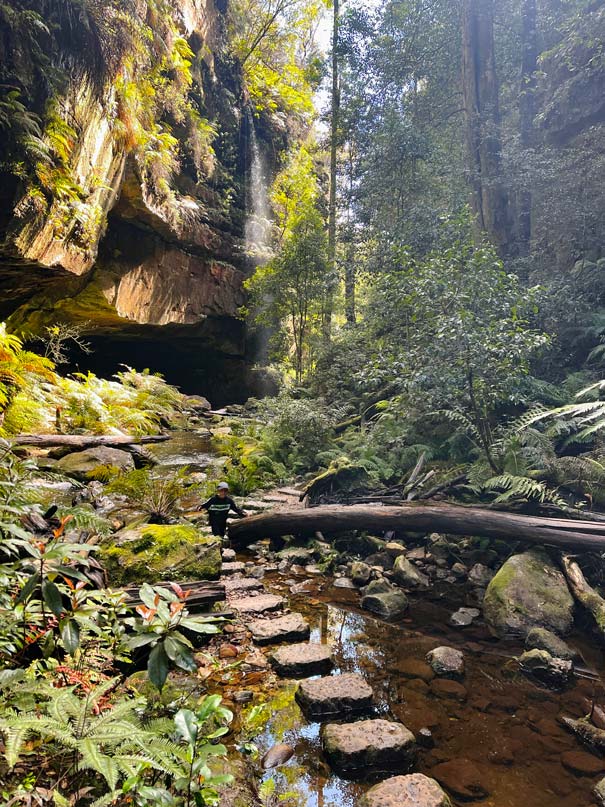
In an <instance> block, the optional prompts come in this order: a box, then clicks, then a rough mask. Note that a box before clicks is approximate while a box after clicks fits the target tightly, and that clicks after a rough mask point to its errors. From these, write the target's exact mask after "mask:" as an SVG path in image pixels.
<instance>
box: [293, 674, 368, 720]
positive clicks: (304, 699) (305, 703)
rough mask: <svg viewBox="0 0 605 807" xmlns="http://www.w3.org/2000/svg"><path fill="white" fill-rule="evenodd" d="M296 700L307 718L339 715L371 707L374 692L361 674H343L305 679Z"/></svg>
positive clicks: (362, 710)
mask: <svg viewBox="0 0 605 807" xmlns="http://www.w3.org/2000/svg"><path fill="white" fill-rule="evenodd" d="M296 700H297V701H298V705H299V706H300V708H301V709H302V710H303V712H304V713H305V714H306V715H307V716H308V717H319V718H322V717H337V716H346V715H349V714H352V713H355V712H364V711H366V710H368V709H370V708H371V707H372V704H373V700H374V693H373V692H372V688H371V687H370V685H369V684H368V683H367V682H366V681H365V680H364V679H363V678H362V677H361V675H357V673H344V674H343V675H332V676H328V677H326V678H314V679H312V680H307V681H302V682H301V684H300V686H299V687H298V690H297V692H296Z"/></svg>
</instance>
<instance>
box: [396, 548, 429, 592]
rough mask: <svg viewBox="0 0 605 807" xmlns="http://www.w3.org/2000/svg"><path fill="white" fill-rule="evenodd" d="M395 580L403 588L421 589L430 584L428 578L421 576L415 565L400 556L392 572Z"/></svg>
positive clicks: (403, 556)
mask: <svg viewBox="0 0 605 807" xmlns="http://www.w3.org/2000/svg"><path fill="white" fill-rule="evenodd" d="M391 574H392V576H393V580H394V581H395V582H396V583H397V585H399V586H403V588H420V587H421V586H425V585H426V584H427V583H428V580H427V578H426V577H425V576H424V575H423V574H420V572H419V571H418V569H417V568H416V567H415V566H414V564H413V563H410V561H409V560H408V559H407V558H406V557H405V555H398V556H397V557H396V558H395V563H394V564H393V571H392V573H391Z"/></svg>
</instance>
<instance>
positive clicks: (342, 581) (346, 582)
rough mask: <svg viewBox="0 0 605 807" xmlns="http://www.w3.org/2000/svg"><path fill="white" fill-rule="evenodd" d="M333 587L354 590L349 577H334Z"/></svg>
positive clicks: (353, 584)
mask: <svg viewBox="0 0 605 807" xmlns="http://www.w3.org/2000/svg"><path fill="white" fill-rule="evenodd" d="M333 586H334V588H355V583H354V582H353V581H352V580H351V578H350V577H336V578H335V579H334V583H333Z"/></svg>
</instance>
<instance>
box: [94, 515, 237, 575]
mask: <svg viewBox="0 0 605 807" xmlns="http://www.w3.org/2000/svg"><path fill="white" fill-rule="evenodd" d="M99 557H100V560H101V561H102V562H103V564H104V565H105V568H106V569H107V574H108V575H109V582H110V584H111V585H112V586H118V585H125V584H128V583H157V582H158V581H159V580H175V581H176V580H216V579H217V578H218V577H219V575H220V571H221V545H220V540H218V539H217V538H216V537H214V536H205V535H202V534H201V533H200V532H199V531H198V530H197V529H196V528H195V527H194V526H193V525H191V524H141V525H140V526H136V527H127V528H126V529H124V530H121V531H120V532H118V533H116V534H115V535H113V536H112V538H111V539H107V540H106V541H104V542H103V543H102V545H101V551H100V555H99Z"/></svg>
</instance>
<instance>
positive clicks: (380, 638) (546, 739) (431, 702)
mask: <svg viewBox="0 0 605 807" xmlns="http://www.w3.org/2000/svg"><path fill="white" fill-rule="evenodd" d="M273 585H274V586H275V587H277V588H280V587H281V586H282V585H283V581H280V580H279V579H278V580H273ZM317 585H318V593H317V598H318V599H315V600H312V601H309V595H298V596H293V597H292V598H291V605H292V609H293V610H298V611H301V612H303V613H304V614H305V616H306V617H307V619H308V620H309V621H310V623H311V626H312V634H311V641H314V642H322V643H329V644H331V645H332V646H333V648H334V656H335V661H336V670H335V672H358V673H360V674H362V675H363V676H364V677H365V678H366V679H367V680H368V682H369V683H370V684H371V685H372V687H373V689H374V692H375V695H376V702H377V712H378V713H382V715H383V716H385V717H387V718H389V719H393V720H400V721H401V722H403V723H405V724H406V725H407V726H408V727H409V728H410V729H411V730H412V731H414V732H417V731H418V730H419V729H420V728H422V727H425V726H429V727H430V728H431V730H432V732H433V735H434V738H435V748H434V749H421V750H420V754H419V759H418V763H417V765H416V770H417V771H419V772H421V773H426V774H429V775H430V772H431V768H433V767H434V766H435V765H436V764H438V763H440V762H443V761H447V760H449V759H468V760H471V761H472V762H473V764H474V765H475V766H476V767H477V768H478V769H479V771H480V773H481V781H482V784H483V785H484V786H485V788H486V790H488V791H489V795H488V796H487V797H486V798H484V799H482V800H481V801H480V804H481V805H482V806H483V807H520V805H523V807H552V805H553V804H556V805H557V807H588V805H593V804H594V802H593V799H592V796H591V790H592V787H593V786H594V784H595V782H596V781H598V779H599V778H600V777H599V776H596V777H595V776H593V777H587V776H580V777H576V776H575V775H574V774H572V773H571V772H570V771H569V770H568V769H567V768H565V767H564V766H563V764H562V762H561V755H562V754H564V753H565V752H566V751H570V750H573V751H579V750H581V749H580V747H579V746H578V743H577V741H576V739H575V738H574V737H573V736H572V735H570V734H569V733H567V732H566V731H565V730H564V729H563V728H562V726H561V725H560V724H559V723H558V722H557V715H558V714H559V713H560V712H563V713H565V714H570V715H573V716H580V715H581V714H583V713H584V712H585V706H584V702H585V700H584V699H585V695H586V694H587V693H588V690H589V689H590V690H592V684H589V683H588V682H587V681H582V680H579V681H578V682H577V683H576V685H575V686H574V687H573V688H572V689H570V690H569V691H567V692H565V693H556V692H551V691H548V690H545V689H541V688H539V687H537V686H535V685H533V684H532V683H530V682H529V681H527V680H526V679H525V678H522V677H518V676H515V675H513V674H512V673H507V671H506V666H505V661H506V659H510V658H511V657H512V656H514V655H516V654H518V653H519V652H521V648H519V647H516V646H512V645H506V644H504V645H503V644H501V643H500V644H498V643H496V642H494V641H493V640H491V639H490V638H489V637H487V636H486V635H485V632H484V631H483V629H473V628H471V629H467V630H466V631H465V632H464V631H456V630H455V629H452V628H449V627H448V626H447V615H448V614H449V613H450V612H451V608H450V607H448V608H446V607H444V606H443V605H442V604H441V603H440V602H437V603H435V602H430V601H429V600H428V599H426V597H429V596H430V595H425V598H424V599H423V600H418V601H417V602H415V603H412V605H411V608H410V615H409V618H408V619H407V620H406V621H405V623H402V624H387V623H384V622H381V621H380V620H376V619H373V618H371V617H369V616H368V615H366V614H364V613H361V612H359V611H358V610H357V609H356V605H357V602H358V600H357V595H356V594H355V593H354V592H350V591H346V590H343V589H333V588H331V587H330V586H329V581H327V580H325V581H324V586H323V588H322V587H321V583H320V582H319V581H318V583H317ZM268 588H271V584H269V585H268ZM321 600H323V602H322V601H321ZM440 644H450V645H453V646H457V647H459V648H460V649H462V650H463V651H464V653H465V657H466V661H467V673H466V677H465V680H464V688H465V689H464V691H462V692H461V693H460V692H459V693H458V694H457V696H456V697H452V696H451V695H450V696H444V695H443V693H441V694H438V693H437V692H436V691H433V689H432V686H431V682H430V680H428V681H423V680H422V678H419V677H417V678H415V679H412V678H410V677H409V672H408V664H409V662H410V660H415V661H417V662H421V661H423V660H424V658H425V655H426V653H427V652H428V651H429V650H430V649H432V648H434V647H436V646H438V645H440ZM427 677H429V678H430V676H427ZM295 686H296V685H295V684H294V685H293V684H292V682H287V683H284V684H283V685H282V687H280V690H279V692H280V695H279V697H278V700H279V704H278V703H277V701H276V702H275V703H274V704H273V703H272V702H271V703H270V704H269V705H270V707H271V708H270V714H271V717H270V719H269V722H268V723H267V725H266V726H265V728H264V730H263V731H262V733H261V734H260V735H259V736H258V737H256V738H255V742H256V744H257V745H258V747H259V749H260V751H261V753H264V752H265V751H266V750H268V749H269V748H270V747H271V746H272V745H274V744H275V743H277V742H286V743H289V744H290V745H292V746H293V747H294V748H295V755H294V757H293V758H292V759H291V760H290V762H288V763H287V764H286V765H283V766H281V767H280V768H277V769H275V770H273V771H268V772H267V773H266V778H273V779H274V780H275V783H276V785H277V792H278V793H284V792H287V791H293V792H295V793H296V794H297V796H298V800H299V804H300V805H301V807H302V806H303V805H304V807H353V805H355V804H356V803H357V802H358V800H359V797H360V795H361V793H363V791H365V790H366V789H367V788H368V787H369V785H370V784H371V783H372V781H379V780H381V779H384V778H386V777H388V776H390V775H394V773H395V772H393V771H383V772H382V773H380V772H378V773H376V774H375V775H374V779H373V780H372V778H370V779H368V780H366V781H357V782H354V781H348V780H346V779H343V778H341V777H339V776H337V775H335V774H333V773H332V772H331V770H330V769H329V767H328V766H327V764H326V762H325V760H324V759H323V757H322V754H321V741H320V726H319V724H318V723H308V722H307V721H306V720H305V718H304V717H303V715H302V713H301V712H300V709H299V708H298V706H297V704H296V701H295V700H294V691H295ZM284 690H285V691H286V692H287V693H288V694H287V697H286V698H284V696H283V693H284ZM604 769H605V765H604ZM601 775H602V774H601Z"/></svg>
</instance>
